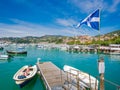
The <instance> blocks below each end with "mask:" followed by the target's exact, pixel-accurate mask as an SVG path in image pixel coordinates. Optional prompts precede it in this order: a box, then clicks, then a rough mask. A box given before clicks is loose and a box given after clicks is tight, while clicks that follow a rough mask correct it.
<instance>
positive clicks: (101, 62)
mask: <svg viewBox="0 0 120 90" xmlns="http://www.w3.org/2000/svg"><path fill="white" fill-rule="evenodd" d="M99 19H100V9H99ZM98 32H99V49H98V59H99V60H98V68H99V75H100V90H104V71H105V66H104V59H103V58H101V59H100V56H99V55H100V46H101V42H100V20H99V31H98Z"/></svg>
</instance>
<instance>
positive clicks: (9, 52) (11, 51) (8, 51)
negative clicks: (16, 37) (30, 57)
mask: <svg viewBox="0 0 120 90" xmlns="http://www.w3.org/2000/svg"><path fill="white" fill-rule="evenodd" d="M7 53H8V54H27V51H25V50H7Z"/></svg>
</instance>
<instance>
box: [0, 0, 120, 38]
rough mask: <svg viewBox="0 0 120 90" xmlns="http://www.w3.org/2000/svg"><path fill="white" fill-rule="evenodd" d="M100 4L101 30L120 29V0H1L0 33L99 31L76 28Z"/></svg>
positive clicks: (0, 34)
mask: <svg viewBox="0 0 120 90" xmlns="http://www.w3.org/2000/svg"><path fill="white" fill-rule="evenodd" d="M98 8H100V33H101V34H105V33H108V32H112V31H114V30H120V9H119V8H120V0H0V37H25V36H43V35H64V36H76V35H91V36H94V35H97V34H99V33H98V31H97V30H94V29H92V28H90V27H88V26H86V25H82V26H81V27H79V28H77V29H76V28H74V27H73V26H74V25H77V24H78V23H79V22H80V21H81V20H82V19H84V18H86V17H87V16H88V15H89V14H90V13H92V12H93V11H95V10H96V9H98Z"/></svg>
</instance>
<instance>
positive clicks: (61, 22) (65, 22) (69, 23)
mask: <svg viewBox="0 0 120 90" xmlns="http://www.w3.org/2000/svg"><path fill="white" fill-rule="evenodd" d="M56 23H57V24H59V25H62V26H65V27H69V26H70V27H72V26H73V25H75V24H76V23H77V22H76V21H75V20H73V19H60V18H58V19H56Z"/></svg>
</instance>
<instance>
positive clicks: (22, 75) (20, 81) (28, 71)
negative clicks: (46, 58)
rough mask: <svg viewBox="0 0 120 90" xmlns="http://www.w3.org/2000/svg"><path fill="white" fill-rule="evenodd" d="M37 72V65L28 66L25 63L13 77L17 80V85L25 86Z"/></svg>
mask: <svg viewBox="0 0 120 90" xmlns="http://www.w3.org/2000/svg"><path fill="white" fill-rule="evenodd" d="M36 73H37V66H36V65H34V66H28V65H25V66H23V67H22V68H21V69H19V70H18V71H17V72H16V73H15V75H14V76H13V79H14V80H15V82H16V84H17V85H20V87H21V86H23V85H25V84H26V82H28V81H30V80H31V79H32V78H33V77H34V76H35V75H36Z"/></svg>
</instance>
